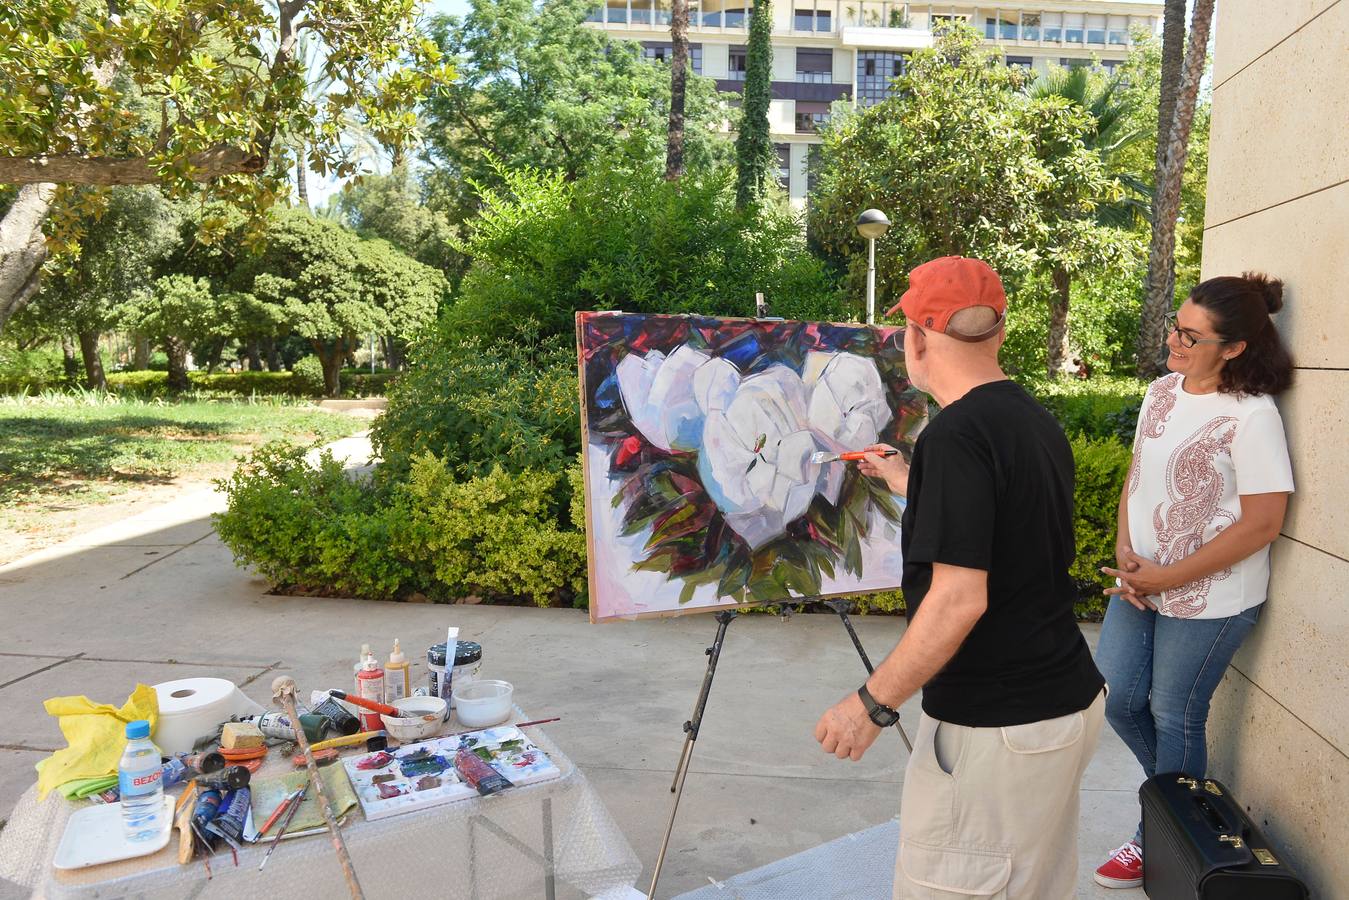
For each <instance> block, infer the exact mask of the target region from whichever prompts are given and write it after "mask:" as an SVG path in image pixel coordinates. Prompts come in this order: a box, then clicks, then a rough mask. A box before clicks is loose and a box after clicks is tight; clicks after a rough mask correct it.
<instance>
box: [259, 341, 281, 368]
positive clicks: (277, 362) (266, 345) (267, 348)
mask: <svg viewBox="0 0 1349 900" xmlns="http://www.w3.org/2000/svg"><path fill="white" fill-rule="evenodd" d="M262 352H263V355H264V356H265V357H266V359H267V371H268V372H284V371H285V370H286V361H285V360H284V359H282V358H281V351H280V350H278V349H277V347H276V338H273V337H269V338H265V339H264V340H263V342H262Z"/></svg>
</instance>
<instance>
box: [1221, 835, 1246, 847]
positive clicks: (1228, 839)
mask: <svg viewBox="0 0 1349 900" xmlns="http://www.w3.org/2000/svg"><path fill="white" fill-rule="evenodd" d="M1218 840H1219V841H1221V842H1222V843H1224V844H1231V845H1232V849H1234V850H1240V849H1241V848H1242V847H1245V846H1246V842H1245V841H1243V840H1242V839H1241V835H1237V834H1220V835H1218Z"/></svg>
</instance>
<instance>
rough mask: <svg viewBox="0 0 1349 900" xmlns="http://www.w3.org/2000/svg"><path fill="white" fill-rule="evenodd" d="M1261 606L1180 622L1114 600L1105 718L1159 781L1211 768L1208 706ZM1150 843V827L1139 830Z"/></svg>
mask: <svg viewBox="0 0 1349 900" xmlns="http://www.w3.org/2000/svg"><path fill="white" fill-rule="evenodd" d="M1260 609H1261V607H1260V606H1255V607H1252V608H1251V609H1248V610H1246V611H1245V612H1242V613H1239V614H1238V615H1235V616H1229V617H1228V618H1225V619H1177V618H1174V617H1172V616H1163V615H1159V614H1158V613H1156V612H1153V611H1152V610H1140V609H1138V608H1137V607H1135V606H1134V605H1133V604H1131V603H1129V602H1128V601H1127V600H1121V599H1120V598H1119V597H1112V598H1111V600H1110V606H1109V607H1108V608H1107V610H1106V613H1105V624H1104V625H1102V626H1101V640H1100V643H1099V644H1098V645H1097V647H1096V665H1097V667H1098V668H1099V669H1100V670H1101V674H1102V675H1104V676H1105V681H1106V684H1107V685H1108V686H1109V688H1110V694H1109V696H1107V697H1106V701H1105V718H1106V721H1107V722H1109V723H1110V727H1111V728H1113V729H1115V733H1116V734H1118V735H1119V736H1120V738H1121V739H1122V740H1123V741H1124V743H1125V744H1127V745H1128V747H1129V749H1130V750H1132V751H1133V754H1134V756H1135V757H1136V758H1137V759H1138V762H1139V765H1141V766H1142V767H1143V771H1144V773H1146V775H1147V777H1149V778H1151V777H1152V776H1153V775H1156V774H1157V773H1158V772H1187V773H1189V774H1190V775H1191V776H1193V777H1195V778H1203V777H1204V775H1205V770H1206V769H1207V767H1208V743H1207V733H1206V732H1207V726H1208V707H1209V701H1210V700H1211V699H1213V692H1214V691H1215V690H1216V689H1217V687H1218V682H1220V681H1221V680H1222V677H1223V673H1224V672H1225V671H1227V666H1228V663H1230V662H1231V661H1232V657H1233V656H1234V655H1235V654H1236V652H1237V648H1239V647H1240V646H1241V642H1242V641H1244V640H1245V639H1246V635H1248V634H1250V632H1251V629H1252V628H1254V627H1255V623H1256V620H1257V619H1259V617H1260ZM1134 840H1136V841H1138V842H1139V844H1140V845H1141V844H1142V825H1141V824H1140V826H1139V829H1138V832H1137V833H1136V834H1135V835H1134Z"/></svg>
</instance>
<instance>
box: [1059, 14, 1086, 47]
mask: <svg viewBox="0 0 1349 900" xmlns="http://www.w3.org/2000/svg"><path fill="white" fill-rule="evenodd" d="M1086 18H1087V17H1086V15H1085V14H1083V13H1064V14H1063V42H1064V43H1065V44H1080V43H1082V39H1083V37H1084V36H1085V34H1086V29H1085V28H1084V27H1083V26H1084V25H1085V23H1086Z"/></svg>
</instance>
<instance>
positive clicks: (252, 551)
mask: <svg viewBox="0 0 1349 900" xmlns="http://www.w3.org/2000/svg"><path fill="white" fill-rule="evenodd" d="M306 452H307V451H306V449H305V448H303V447H296V446H293V445H290V444H286V443H284V442H274V443H269V444H265V445H263V446H262V447H260V448H259V449H258V450H257V451H255V452H254V453H253V455H252V456H251V457H249V458H248V459H247V460H245V461H243V462H242V463H240V465H239V467H238V468H236V469H235V470H234V473H233V474H232V475H230V477H229V478H226V479H222V480H220V481H217V482H216V484H217V485H218V486H219V487H220V488H221V489H222V490H223V491H224V492H225V495H226V497H227V498H228V502H227V505H226V507H225V511H224V512H222V513H219V514H217V515H215V516H214V517H213V518H214V521H215V528H216V533H217V534H219V535H220V539H221V540H222V541H223V542H224V543H225V546H227V547H229V548H230V550H231V552H233V554H234V558H235V560H237V561H239V562H240V563H245V562H246V563H247V564H249V565H251V566H252V567H253V568H254V569H256V570H257V571H258V573H259V574H260V575H262V576H263V577H264V578H266V579H268V580H269V581H271V582H272V583H273V584H274V585H276V586H278V587H280V588H283V589H292V590H293V589H299V590H301V591H305V592H317V593H321V594H326V595H329V596H353V597H368V598H371V599H376V600H385V599H392V598H394V597H397V596H398V595H399V593H400V591H401V590H402V589H403V588H404V586H405V585H407V584H408V583H410V582H412V581H414V580H415V573H414V571H413V569H412V567H411V566H409V565H408V564H407V563H406V562H405V561H403V560H402V559H401V558H400V557H399V555H398V553H397V552H396V549H395V543H394V541H393V539H392V537H393V533H394V532H395V531H396V527H397V524H398V522H397V515H396V512H397V511H396V510H394V509H393V508H392V507H389V506H387V505H384V504H380V503H377V502H374V501H375V496H374V494H375V489H374V488H373V487H372V486H371V485H369V484H368V483H363V482H357V481H352V480H350V479H348V478H347V477H346V475H345V474H344V473H343V471H342V466H341V464H340V463H338V462H337V461H336V460H334V459H333V457H332V454H331V453H328V452H324V453H323V454H322V456H321V457H320V459H319V462H318V466H317V468H315V467H313V466H311V465H309V463H308V462H306V460H305V454H306Z"/></svg>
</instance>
